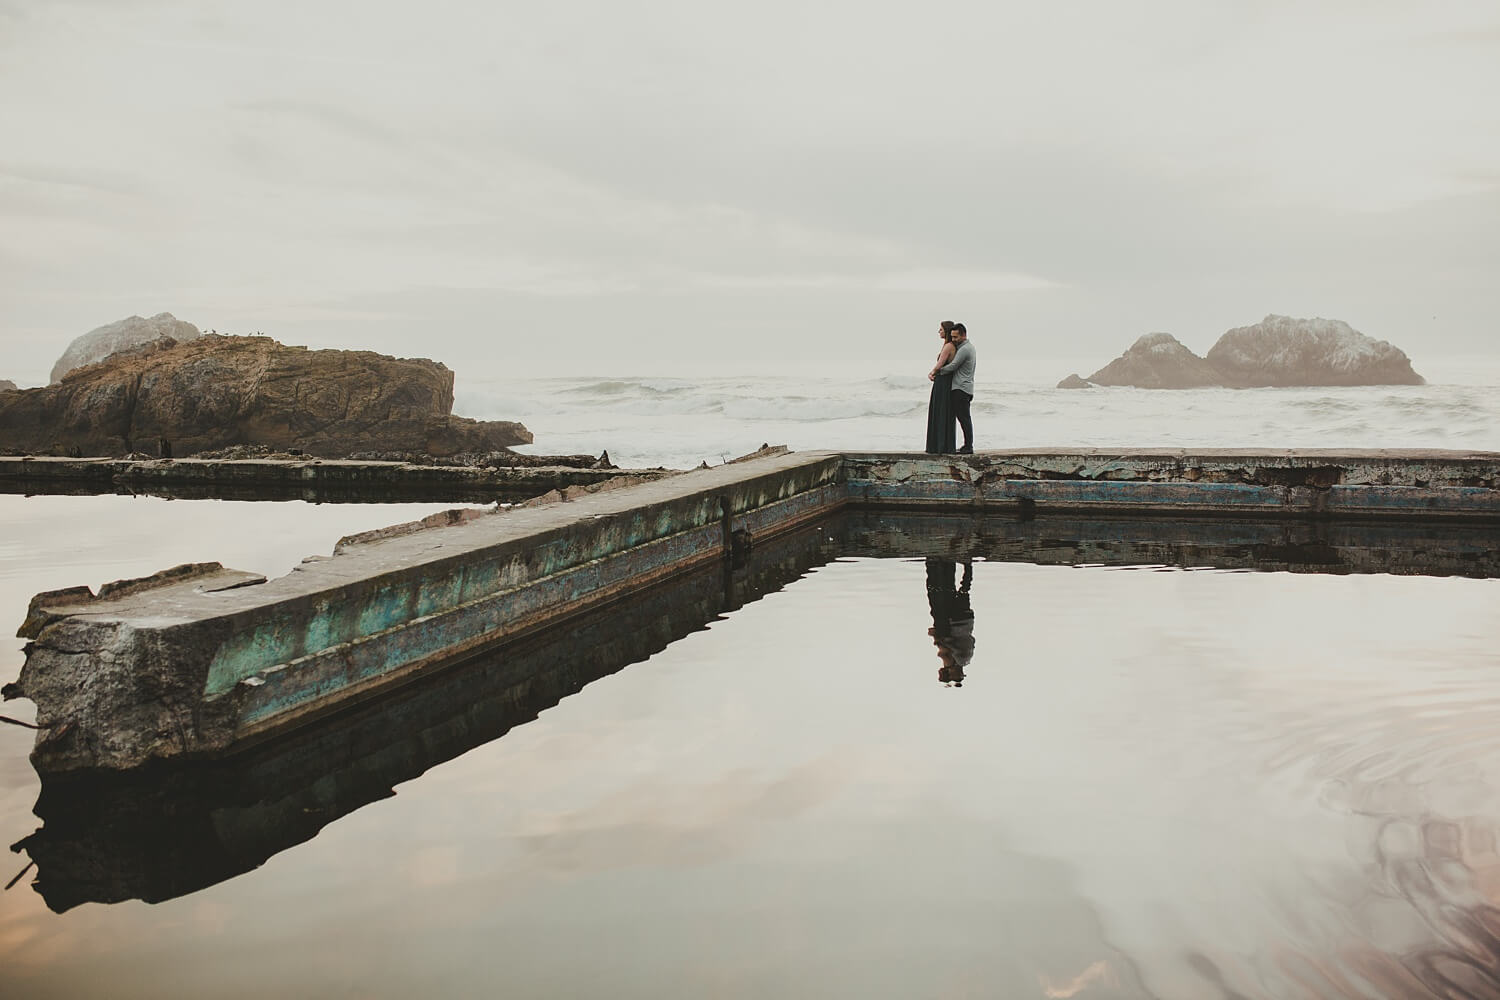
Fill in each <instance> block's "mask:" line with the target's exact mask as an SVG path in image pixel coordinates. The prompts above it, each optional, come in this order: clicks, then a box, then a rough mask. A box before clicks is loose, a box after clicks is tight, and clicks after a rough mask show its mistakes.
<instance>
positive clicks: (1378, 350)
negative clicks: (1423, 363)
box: [1208, 315, 1423, 387]
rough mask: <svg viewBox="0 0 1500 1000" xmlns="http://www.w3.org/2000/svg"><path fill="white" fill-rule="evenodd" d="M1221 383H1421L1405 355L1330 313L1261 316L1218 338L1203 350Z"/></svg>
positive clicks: (1260, 384) (1251, 384) (1421, 380)
mask: <svg viewBox="0 0 1500 1000" xmlns="http://www.w3.org/2000/svg"><path fill="white" fill-rule="evenodd" d="M1208 363H1209V364H1211V365H1213V367H1214V368H1215V370H1217V371H1218V372H1219V373H1220V374H1221V376H1222V378H1223V380H1224V384H1225V385H1233V386H1246V387H1248V386H1272V385H1273V386H1292V385H1421V384H1422V383H1423V378H1422V376H1420V375H1418V374H1417V373H1416V372H1414V371H1412V367H1411V360H1410V359H1409V358H1407V356H1406V354H1405V353H1404V352H1403V351H1402V350H1401V349H1400V348H1397V347H1394V346H1392V345H1391V344H1389V343H1387V342H1386V341H1384V340H1375V339H1373V338H1370V337H1366V336H1365V335H1364V334H1362V333H1360V332H1359V331H1358V330H1356V329H1354V328H1353V327H1351V326H1350V325H1349V324H1348V323H1345V322H1343V321H1342V320H1336V319H1293V318H1292V317H1290V316H1274V315H1273V316H1267V317H1266V318H1265V319H1263V320H1261V321H1260V322H1259V323H1256V324H1255V325H1254V326H1241V327H1236V328H1235V329H1233V330H1230V331H1229V332H1228V333H1226V334H1224V336H1222V337H1220V338H1219V341H1218V343H1216V344H1214V346H1213V347H1212V348H1211V349H1210V350H1209V352H1208Z"/></svg>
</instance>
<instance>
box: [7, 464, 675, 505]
mask: <svg viewBox="0 0 1500 1000" xmlns="http://www.w3.org/2000/svg"><path fill="white" fill-rule="evenodd" d="M676 474H677V473H676V470H673V469H613V468H580V467H577V466H572V465H535V466H514V467H509V466H507V467H495V466H485V467H473V466H463V465H415V464H411V463H407V462H374V461H354V460H348V459H319V458H308V459H298V460H288V459H234V460H230V459H206V458H181V459H170V458H167V459H139V460H138V459H124V458H51V457H15V456H0V493H24V494H82V495H89V494H99V493H145V494H150V495H153V496H168V497H181V498H184V499H188V498H205V499H207V498H215V499H225V500H307V501H310V502H313V503H337V502H343V501H348V502H384V503H395V502H420V501H429V500H436V501H439V502H479V503H486V502H493V501H496V500H503V501H514V500H524V499H526V498H529V497H534V496H539V495H541V494H543V493H546V492H547V491H549V490H555V489H562V488H565V487H569V486H589V485H594V484H597V483H603V482H606V481H609V480H613V479H628V480H634V481H637V482H649V481H651V480H654V479H662V478H665V477H667V476H671V475H676Z"/></svg>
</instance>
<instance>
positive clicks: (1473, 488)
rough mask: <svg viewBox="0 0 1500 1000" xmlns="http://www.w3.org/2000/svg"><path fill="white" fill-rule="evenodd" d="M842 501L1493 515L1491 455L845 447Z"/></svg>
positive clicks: (1495, 496)
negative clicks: (936, 451)
mask: <svg viewBox="0 0 1500 1000" xmlns="http://www.w3.org/2000/svg"><path fill="white" fill-rule="evenodd" d="M844 459H845V481H846V484H847V486H848V490H849V498H850V501H851V502H853V503H855V504H862V505H871V506H900V507H910V508H935V507H953V506H956V505H964V506H970V507H974V506H978V507H986V508H1000V509H1015V510H1019V511H1024V512H1026V513H1028V514H1029V513H1046V512H1093V513H1129V514H1140V515H1152V514H1156V515H1161V514H1167V515H1171V516H1175V517H1180V516H1184V515H1187V516H1220V515H1229V516H1250V517H1278V516H1291V517H1309V516H1311V517H1350V518H1369V517H1382V518H1383V517H1396V518H1406V517H1412V516H1421V517H1424V518H1429V519H1455V520H1458V519H1468V520H1480V521H1488V520H1500V454H1497V453H1494V452H1445V451H1430V450H1412V451H1397V450H1382V451H1365V452H1351V451H1344V450H1299V451H1280V452H1278V451H1270V452H1250V451H1243V450H1235V449H1208V450H1196V451H1192V450H1161V449H1133V450H1125V451H1122V450H1117V449H1109V450H1106V449H1080V450H1076V451H1057V450H1050V449H1030V450H1020V451H1007V452H985V453H981V454H978V455H944V456H933V455H911V454H906V453H896V454H884V453H862V454H847V455H845V456H844Z"/></svg>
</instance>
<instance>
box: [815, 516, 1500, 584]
mask: <svg viewBox="0 0 1500 1000" xmlns="http://www.w3.org/2000/svg"><path fill="white" fill-rule="evenodd" d="M844 533H845V534H844V537H845V545H844V552H845V554H847V555H852V556H875V557H892V556H895V557H901V556H916V555H947V556H949V557H953V558H960V557H973V556H978V557H981V558H984V559H989V560H992V561H1000V562H1029V563H1038V564H1041V565H1055V566H1078V565H1095V564H1098V565H1105V566H1142V565H1151V566H1178V567H1182V568H1187V567H1194V566H1213V567H1216V568H1219V569H1235V568H1244V569H1258V570H1266V571H1274V570H1279V571H1284V572H1292V573H1395V574H1404V575H1420V576H1468V577H1477V578H1488V577H1494V576H1500V527H1491V526H1485V525H1473V524H1464V525H1458V524H1441V523H1439V524H1433V523H1421V524H1411V523H1399V522H1353V523H1351V522H1347V521H1326V520H1307V519H1303V520H1286V519H1282V520H1276V521H1251V520H1246V519H1241V518H1235V519H1229V520H1225V519H1209V518H1197V519H1191V520H1183V521H1171V520H1166V519H1163V518H1141V517H1135V518H1131V517H1115V518H1105V517H1097V518H1088V519H1084V518H1075V517H1067V516H1055V517H1036V518H1028V519H1025V520H1020V519H1016V518H1013V517H1007V516H1004V515H1001V514H999V513H998V512H992V513H991V514H990V515H989V516H981V517H975V516H973V515H955V514H946V513H940V512H938V511H931V512H928V513H918V512H906V513H902V514H893V513H890V512H887V511H886V510H884V509H863V510H855V511H850V512H849V513H848V515H847V516H846V519H845V527H844Z"/></svg>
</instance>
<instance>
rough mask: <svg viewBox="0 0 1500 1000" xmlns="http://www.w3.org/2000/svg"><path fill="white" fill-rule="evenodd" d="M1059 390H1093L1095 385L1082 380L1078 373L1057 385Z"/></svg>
mask: <svg viewBox="0 0 1500 1000" xmlns="http://www.w3.org/2000/svg"><path fill="white" fill-rule="evenodd" d="M1057 387H1058V388H1059V389H1092V388H1093V387H1094V384H1093V383H1092V382H1089V381H1087V380H1085V379H1084V378H1082V377H1081V376H1080V375H1079V374H1078V373H1077V372H1074V373H1073V374H1071V375H1069V376H1068V377H1067V378H1065V379H1063V380H1062V381H1061V382H1059V383H1057Z"/></svg>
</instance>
